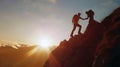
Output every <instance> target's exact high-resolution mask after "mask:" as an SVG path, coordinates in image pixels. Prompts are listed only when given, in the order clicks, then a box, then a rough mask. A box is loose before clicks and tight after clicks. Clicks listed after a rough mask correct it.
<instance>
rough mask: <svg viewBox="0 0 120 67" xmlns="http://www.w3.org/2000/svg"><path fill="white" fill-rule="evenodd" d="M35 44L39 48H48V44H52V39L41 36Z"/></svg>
mask: <svg viewBox="0 0 120 67" xmlns="http://www.w3.org/2000/svg"><path fill="white" fill-rule="evenodd" d="M37 46H38V47H40V48H44V49H48V48H49V47H50V46H52V41H51V39H49V38H42V39H40V41H39V43H38V44H37Z"/></svg>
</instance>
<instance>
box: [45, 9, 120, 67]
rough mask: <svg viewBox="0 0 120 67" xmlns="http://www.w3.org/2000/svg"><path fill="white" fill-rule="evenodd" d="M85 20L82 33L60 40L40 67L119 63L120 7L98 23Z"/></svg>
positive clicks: (103, 65) (108, 65) (94, 65)
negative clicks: (85, 27) (86, 24)
mask: <svg viewBox="0 0 120 67" xmlns="http://www.w3.org/2000/svg"><path fill="white" fill-rule="evenodd" d="M89 22H92V24H89V25H88V28H87V29H86V31H85V33H84V34H80V35H75V36H74V37H72V38H70V39H69V40H68V41H66V40H64V41H62V42H61V43H60V45H59V46H58V47H57V48H56V49H55V50H53V51H52V53H51V54H50V56H49V58H48V60H47V61H46V63H45V64H44V67H92V66H93V67H110V66H111V65H113V66H111V67H116V66H115V65H119V67H120V64H119V63H118V62H120V49H119V48H120V45H119V44H120V8H118V9H116V10H115V11H113V13H112V14H110V15H109V16H108V17H106V18H105V19H104V20H103V21H102V22H101V23H97V22H96V21H95V20H94V19H93V18H92V20H90V21H89ZM114 61H115V62H114ZM111 63H112V64H111Z"/></svg>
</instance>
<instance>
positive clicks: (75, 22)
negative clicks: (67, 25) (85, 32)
mask: <svg viewBox="0 0 120 67" xmlns="http://www.w3.org/2000/svg"><path fill="white" fill-rule="evenodd" d="M80 15H81V13H78V14H75V15H74V16H73V18H72V23H73V25H74V26H73V30H72V32H71V35H70V36H71V37H73V33H74V31H75V29H76V27H79V31H78V34H81V32H80V31H81V25H80V24H78V21H79V19H82V20H86V19H83V18H81V17H80Z"/></svg>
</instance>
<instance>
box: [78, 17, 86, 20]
mask: <svg viewBox="0 0 120 67" xmlns="http://www.w3.org/2000/svg"><path fill="white" fill-rule="evenodd" d="M79 18H80V19H82V20H86V19H88V18H82V17H79Z"/></svg>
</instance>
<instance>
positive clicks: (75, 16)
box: [72, 15, 78, 23]
mask: <svg viewBox="0 0 120 67" xmlns="http://www.w3.org/2000/svg"><path fill="white" fill-rule="evenodd" d="M77 17H78V16H77V15H74V16H73V18H72V23H74V22H76V21H77Z"/></svg>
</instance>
